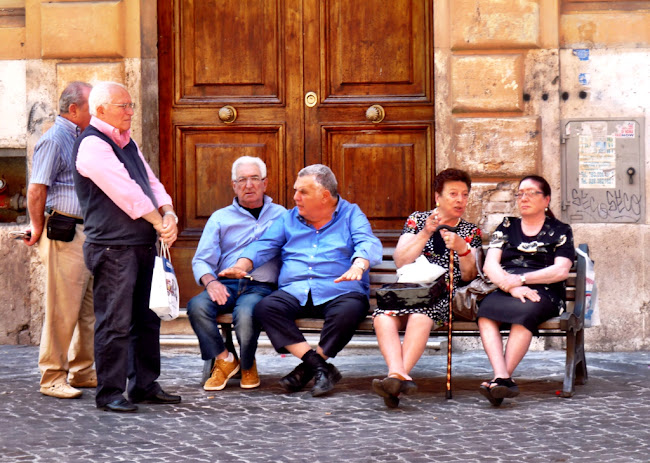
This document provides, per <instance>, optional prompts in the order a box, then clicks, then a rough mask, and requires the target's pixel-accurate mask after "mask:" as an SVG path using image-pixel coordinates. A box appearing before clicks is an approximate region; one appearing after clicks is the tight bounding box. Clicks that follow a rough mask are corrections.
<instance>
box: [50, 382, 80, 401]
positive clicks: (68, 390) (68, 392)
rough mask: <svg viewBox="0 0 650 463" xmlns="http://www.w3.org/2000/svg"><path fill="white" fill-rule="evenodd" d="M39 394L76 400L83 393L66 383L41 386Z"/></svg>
mask: <svg viewBox="0 0 650 463" xmlns="http://www.w3.org/2000/svg"><path fill="white" fill-rule="evenodd" d="M41 394H44V395H49V396H50V397H56V398H58V399H78V398H79V397H81V394H83V392H82V391H80V390H79V389H75V388H74V387H72V386H70V385H69V384H68V383H59V384H54V385H52V386H41Z"/></svg>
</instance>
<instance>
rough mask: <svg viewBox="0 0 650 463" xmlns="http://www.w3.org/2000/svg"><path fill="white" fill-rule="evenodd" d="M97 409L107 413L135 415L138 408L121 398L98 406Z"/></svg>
mask: <svg viewBox="0 0 650 463" xmlns="http://www.w3.org/2000/svg"><path fill="white" fill-rule="evenodd" d="M97 408H99V409H100V410H104V411H107V412H117V413H135V412H137V411H138V406H137V405H133V404H132V403H131V402H129V401H128V400H126V399H125V398H124V397H122V398H121V399H115V400H114V401H112V402H109V403H107V404H106V405H100V406H98V407H97Z"/></svg>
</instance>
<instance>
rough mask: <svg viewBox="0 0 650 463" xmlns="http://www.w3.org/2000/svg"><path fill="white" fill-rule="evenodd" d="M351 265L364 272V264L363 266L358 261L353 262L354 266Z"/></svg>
mask: <svg viewBox="0 0 650 463" xmlns="http://www.w3.org/2000/svg"><path fill="white" fill-rule="evenodd" d="M352 265H354V266H355V267H359V268H360V269H361V270H363V271H364V272H365V271H366V266H365V264H364V263H363V262H362V261H360V260H355V261H354V264H352Z"/></svg>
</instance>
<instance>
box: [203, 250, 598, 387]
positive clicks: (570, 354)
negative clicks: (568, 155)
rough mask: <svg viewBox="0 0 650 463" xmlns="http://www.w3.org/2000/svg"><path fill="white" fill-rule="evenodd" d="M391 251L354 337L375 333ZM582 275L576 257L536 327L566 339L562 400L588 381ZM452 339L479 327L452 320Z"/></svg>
mask: <svg viewBox="0 0 650 463" xmlns="http://www.w3.org/2000/svg"><path fill="white" fill-rule="evenodd" d="M579 247H580V249H582V250H583V251H584V252H585V253H587V254H589V248H588V246H587V245H586V244H581V245H580V246H579ZM393 251H394V248H387V247H385V248H384V256H383V260H382V262H381V263H380V264H379V265H377V266H375V267H373V268H372V269H370V286H371V289H370V293H371V294H370V312H369V313H368V317H367V318H366V319H365V320H364V321H362V322H361V323H360V324H359V326H358V328H357V330H356V334H364V335H374V334H375V332H374V329H373V326H372V317H371V314H372V311H373V310H374V309H375V307H376V300H375V291H376V289H377V288H379V287H381V286H382V285H383V284H387V283H394V282H395V281H396V279H397V275H396V273H395V269H396V267H395V263H394V262H393ZM585 273H586V262H585V259H584V258H583V257H580V256H576V261H575V262H574V265H573V267H572V268H571V272H570V273H569V278H568V280H567V301H566V302H567V304H566V306H567V307H566V310H565V311H564V312H563V313H562V314H561V315H560V316H559V317H555V318H552V319H550V320H548V321H546V322H544V323H542V324H541V325H539V333H540V336H555V337H563V338H565V339H566V366H565V372H564V383H563V386H562V397H571V396H573V394H574V392H575V385H576V384H584V383H585V382H586V381H587V362H586V359H585V349H584V307H585V296H586V293H585V289H586V288H585ZM217 321H218V322H219V324H220V325H221V330H222V333H223V336H224V341H225V344H226V347H227V348H228V350H230V351H231V352H236V350H235V348H234V344H233V327H232V314H224V315H219V316H218V317H217ZM296 325H298V327H299V328H300V330H301V331H304V332H310V333H316V332H320V330H321V329H322V328H323V320H322V319H319V318H301V319H298V320H296ZM502 334H504V335H505V334H507V331H503V332H502ZM431 336H447V326H446V325H445V326H443V327H441V328H438V329H435V328H434V329H432V330H431ZM452 336H454V337H456V336H479V330H478V324H477V323H476V322H466V321H455V322H453V323H452ZM206 362H210V361H206ZM210 365H211V364H210ZM210 365H208V364H206V366H205V368H206V369H207V373H208V374H209V370H210V368H211V366H210ZM204 374H205V372H204Z"/></svg>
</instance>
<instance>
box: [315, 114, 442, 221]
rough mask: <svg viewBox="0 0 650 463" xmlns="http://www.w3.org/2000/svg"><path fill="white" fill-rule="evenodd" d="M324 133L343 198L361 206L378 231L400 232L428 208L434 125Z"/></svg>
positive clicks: (328, 130) (327, 161) (329, 162)
mask: <svg viewBox="0 0 650 463" xmlns="http://www.w3.org/2000/svg"><path fill="white" fill-rule="evenodd" d="M324 130H325V131H326V135H325V136H326V139H327V145H326V150H325V152H326V153H327V155H328V156H329V157H328V158H326V159H324V162H325V164H327V165H329V166H331V168H332V170H334V171H335V172H336V173H337V180H338V182H339V192H340V193H341V195H342V196H343V197H344V198H347V199H348V200H349V201H351V202H353V203H356V204H358V205H359V207H361V210H362V211H364V213H365V214H366V215H367V216H368V217H369V219H370V223H371V225H372V227H373V229H375V230H377V229H379V230H381V229H394V228H395V226H396V224H403V223H404V219H405V217H407V216H408V215H409V214H410V213H411V212H413V211H415V210H426V209H427V207H428V205H427V202H426V198H427V195H428V193H429V192H428V191H427V186H428V185H431V180H432V179H431V169H429V168H427V165H428V158H429V153H428V152H427V150H428V148H429V142H428V139H429V138H430V137H431V135H430V133H431V130H432V128H431V127H430V126H426V125H423V126H419V127H395V126H391V127H390V129H389V130H385V129H384V130H381V131H380V130H375V131H370V130H365V131H363V130H361V128H359V127H330V128H328V127H325V128H324ZM423 186H424V187H423Z"/></svg>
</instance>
